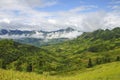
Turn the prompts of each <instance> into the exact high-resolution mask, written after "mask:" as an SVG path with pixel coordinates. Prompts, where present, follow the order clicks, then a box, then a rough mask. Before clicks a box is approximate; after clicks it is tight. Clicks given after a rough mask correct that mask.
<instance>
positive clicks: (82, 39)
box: [0, 27, 120, 74]
mask: <svg viewBox="0 0 120 80" xmlns="http://www.w3.org/2000/svg"><path fill="white" fill-rule="evenodd" d="M119 60H120V28H119V27H117V28H114V29H112V30H108V29H106V30H96V31H94V32H85V33H83V34H82V35H81V36H79V37H78V38H76V39H74V40H69V41H65V42H63V43H59V44H55V45H49V46H43V47H41V48H37V47H34V46H30V45H24V44H20V43H18V42H14V41H13V40H5V39H4V40H0V67H1V68H4V69H13V70H19V71H28V72H31V71H33V72H37V73H43V72H50V73H51V74H53V73H54V74H55V73H59V72H69V71H73V70H80V69H84V68H89V67H93V66H95V65H100V64H104V63H108V62H113V61H119Z"/></svg>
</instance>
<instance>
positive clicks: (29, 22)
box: [0, 0, 120, 31]
mask: <svg viewBox="0 0 120 80" xmlns="http://www.w3.org/2000/svg"><path fill="white" fill-rule="evenodd" d="M118 3H119V0H118V1H116V2H115V3H114V5H113V4H112V8H114V9H115V10H116V12H114V11H110V12H106V11H99V12H87V13H80V12H81V11H87V10H92V9H96V8H97V6H95V5H88V6H78V7H76V8H73V9H70V10H66V11H58V12H56V11H55V12H44V11H39V10H36V9H35V8H36V7H37V8H43V7H48V6H53V5H55V4H58V2H57V0H1V1H0V26H1V28H7V27H8V28H9V29H22V30H23V29H25V30H26V29H29V30H30V29H32V30H39V29H42V30H46V31H51V30H57V29H60V28H67V27H73V28H75V29H78V30H80V31H93V30H96V29H98V28H102V29H105V28H108V27H112V28H113V27H116V26H120V22H119V21H120V11H119V10H120V8H119V5H115V4H118ZM3 22H6V23H7V24H4V25H3ZM8 23H9V24H8Z"/></svg>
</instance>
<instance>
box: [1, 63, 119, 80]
mask: <svg viewBox="0 0 120 80" xmlns="http://www.w3.org/2000/svg"><path fill="white" fill-rule="evenodd" d="M119 75H120V62H113V63H109V64H103V65H99V66H96V67H93V68H89V69H86V70H84V71H76V74H71V75H66V74H63V75H56V76H49V75H48V74H47V73H45V74H44V75H38V74H35V73H25V72H16V71H11V70H2V69H0V80H119V79H120V76H119Z"/></svg>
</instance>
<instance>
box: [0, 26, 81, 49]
mask: <svg viewBox="0 0 120 80" xmlns="http://www.w3.org/2000/svg"><path fill="white" fill-rule="evenodd" d="M81 34H82V32H80V31H77V30H75V29H73V28H71V27H68V28H66V29H60V30H56V31H42V30H31V31H30V30H7V29H1V30H0V39H13V40H15V41H17V42H20V43H24V44H31V45H34V46H37V47H39V46H43V45H49V44H56V43H61V42H63V41H66V40H69V39H73V38H76V37H77V36H79V35H81Z"/></svg>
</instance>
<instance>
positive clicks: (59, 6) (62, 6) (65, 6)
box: [36, 0, 112, 12]
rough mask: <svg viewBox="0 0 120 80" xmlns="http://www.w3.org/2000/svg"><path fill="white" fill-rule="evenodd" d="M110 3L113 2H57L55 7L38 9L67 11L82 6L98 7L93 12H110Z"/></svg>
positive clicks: (108, 0) (103, 0)
mask: <svg viewBox="0 0 120 80" xmlns="http://www.w3.org/2000/svg"><path fill="white" fill-rule="evenodd" d="M110 1H111V2H112V0H56V2H57V3H56V4H55V5H53V6H48V7H42V8H41V7H39V8H36V9H37V10H39V11H50V12H54V11H67V10H70V9H73V8H76V7H80V6H81V7H82V6H91V5H93V6H96V7H97V9H96V8H95V9H91V11H96V10H102V9H103V10H106V11H109V10H111V9H110V8H109V5H110Z"/></svg>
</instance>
